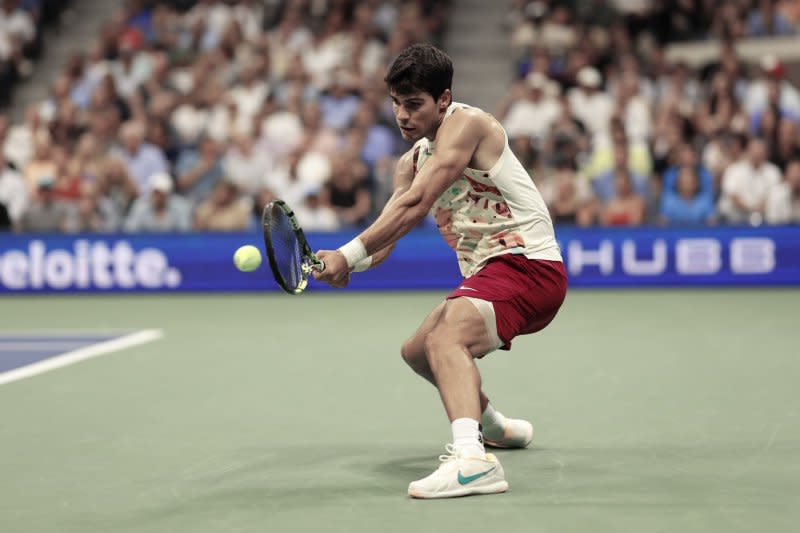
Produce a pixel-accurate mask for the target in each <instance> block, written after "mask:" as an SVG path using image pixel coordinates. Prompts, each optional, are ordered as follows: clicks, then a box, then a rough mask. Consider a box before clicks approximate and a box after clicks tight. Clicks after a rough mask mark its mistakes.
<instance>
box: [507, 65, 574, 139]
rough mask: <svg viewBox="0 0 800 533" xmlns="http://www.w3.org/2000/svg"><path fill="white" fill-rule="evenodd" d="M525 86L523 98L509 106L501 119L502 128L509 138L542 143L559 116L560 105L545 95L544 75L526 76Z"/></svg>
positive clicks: (546, 83) (545, 82)
mask: <svg viewBox="0 0 800 533" xmlns="http://www.w3.org/2000/svg"><path fill="white" fill-rule="evenodd" d="M525 85H526V90H525V96H524V97H523V98H520V99H519V100H516V101H515V102H514V103H513V104H511V107H510V108H509V110H508V113H507V114H506V115H505V118H504V119H503V126H504V127H505V129H506V132H507V133H508V136H509V137H512V138H513V137H533V138H535V139H538V140H540V141H542V140H544V139H545V138H546V137H547V136H548V135H549V134H550V128H551V126H552V125H553V123H554V122H555V121H556V120H558V118H559V117H560V116H561V112H562V110H561V104H560V103H559V102H558V100H557V99H556V98H555V97H553V96H552V95H549V94H546V89H547V86H548V79H547V77H546V76H545V75H544V74H542V73H540V72H532V73H530V74H528V75H527V76H526V78H525Z"/></svg>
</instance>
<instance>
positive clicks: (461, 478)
mask: <svg viewBox="0 0 800 533" xmlns="http://www.w3.org/2000/svg"><path fill="white" fill-rule="evenodd" d="M495 468H497V467H496V466H493V467H492V468H490V469H489V470H487V471H486V472H478V473H477V474H472V475H471V476H465V475H464V474H462V473H461V470H459V471H458V483H459V485H466V484H467V483H472V482H473V481H475V480H476V479H480V478H482V477H483V476H485V475H486V474H489V473H491V472H492V471H494V469H495Z"/></svg>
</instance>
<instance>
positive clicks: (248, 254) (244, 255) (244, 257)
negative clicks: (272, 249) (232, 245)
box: [233, 244, 261, 272]
mask: <svg viewBox="0 0 800 533" xmlns="http://www.w3.org/2000/svg"><path fill="white" fill-rule="evenodd" d="M233 264H234V265H236V268H238V269H239V270H241V271H242V272H252V271H253V270H255V269H257V268H258V267H259V266H260V265H261V252H260V251H259V250H258V248H256V247H255V246H252V245H250V244H247V245H245V246H241V247H239V249H238V250H236V253H234V254H233Z"/></svg>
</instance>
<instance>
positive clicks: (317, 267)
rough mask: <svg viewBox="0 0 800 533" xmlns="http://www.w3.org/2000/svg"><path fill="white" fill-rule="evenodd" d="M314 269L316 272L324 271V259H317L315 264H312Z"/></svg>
mask: <svg viewBox="0 0 800 533" xmlns="http://www.w3.org/2000/svg"><path fill="white" fill-rule="evenodd" d="M314 270H316V271H317V272H325V261H323V260H322V259H318V260H317V264H315V265H314Z"/></svg>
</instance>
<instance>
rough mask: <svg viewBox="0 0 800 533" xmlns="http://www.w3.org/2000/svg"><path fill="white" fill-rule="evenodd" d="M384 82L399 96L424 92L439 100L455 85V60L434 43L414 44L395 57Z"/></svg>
mask: <svg viewBox="0 0 800 533" xmlns="http://www.w3.org/2000/svg"><path fill="white" fill-rule="evenodd" d="M384 81H385V82H386V85H388V86H389V90H390V91H394V92H395V93H397V94H403V95H405V94H411V93H415V92H419V91H422V92H426V93H428V94H430V95H431V96H432V97H433V99H434V100H437V99H438V98H439V97H440V96H441V95H442V93H443V92H444V91H445V89H450V88H451V86H452V85H453V61H452V60H451V59H450V56H448V55H447V54H445V53H444V52H442V51H441V50H439V49H438V48H436V47H435V46H433V45H432V44H428V43H420V44H412V45H411V46H409V47H408V48H406V49H405V50H403V51H402V52H400V54H399V55H398V56H397V57H396V58H395V60H394V61H393V62H392V64H391V66H390V67H389V70H388V72H387V73H386V78H385V79H384Z"/></svg>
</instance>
